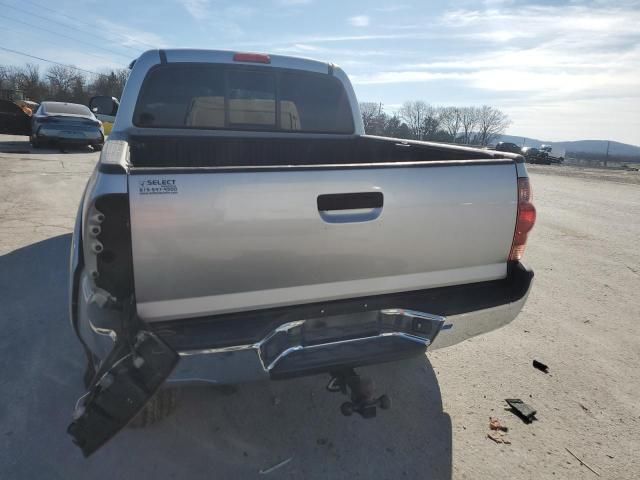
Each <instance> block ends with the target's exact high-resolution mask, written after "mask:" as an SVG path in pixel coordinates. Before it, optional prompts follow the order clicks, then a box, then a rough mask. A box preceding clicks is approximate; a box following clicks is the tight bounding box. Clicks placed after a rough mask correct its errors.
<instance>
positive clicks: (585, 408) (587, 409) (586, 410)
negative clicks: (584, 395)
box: [578, 402, 589, 412]
mask: <svg viewBox="0 0 640 480" xmlns="http://www.w3.org/2000/svg"><path fill="white" fill-rule="evenodd" d="M578 405H580V408H582V410H584V411H585V412H588V411H589V408H588V407H586V406H584V405H583V404H582V403H580V402H578Z"/></svg>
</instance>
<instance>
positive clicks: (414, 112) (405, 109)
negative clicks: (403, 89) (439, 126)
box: [398, 100, 430, 140]
mask: <svg viewBox="0 0 640 480" xmlns="http://www.w3.org/2000/svg"><path fill="white" fill-rule="evenodd" d="M429 108H430V106H429V105H428V104H427V103H425V102H423V101H422V100H413V101H406V102H404V103H403V104H402V108H400V110H399V112H398V113H399V115H400V118H401V119H402V120H404V122H405V123H406V124H407V127H409V132H410V133H411V136H412V138H415V139H417V140H422V138H423V136H424V122H425V118H426V117H427V114H428V110H429Z"/></svg>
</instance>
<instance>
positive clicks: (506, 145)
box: [495, 142, 521, 153]
mask: <svg viewBox="0 0 640 480" xmlns="http://www.w3.org/2000/svg"><path fill="white" fill-rule="evenodd" d="M495 149H496V150H497V151H499V152H511V153H520V151H521V148H520V147H519V146H518V145H516V144H515V143H511V142H498V144H497V145H496V148H495Z"/></svg>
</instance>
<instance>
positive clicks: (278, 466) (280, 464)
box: [258, 457, 293, 475]
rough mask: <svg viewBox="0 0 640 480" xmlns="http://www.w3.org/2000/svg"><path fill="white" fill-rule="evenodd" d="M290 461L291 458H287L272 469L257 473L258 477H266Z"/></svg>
mask: <svg viewBox="0 0 640 480" xmlns="http://www.w3.org/2000/svg"><path fill="white" fill-rule="evenodd" d="M291 460H293V457H289V458H287V459H286V460H283V461H282V462H280V463H276V464H275V465H274V466H273V467H269V468H265V469H262V470H260V471H259V472H258V473H260V475H267V474H268V473H271V472H274V471H276V470H277V469H279V468H282V467H284V466H285V465H286V464H287V463H289V462H290V461H291Z"/></svg>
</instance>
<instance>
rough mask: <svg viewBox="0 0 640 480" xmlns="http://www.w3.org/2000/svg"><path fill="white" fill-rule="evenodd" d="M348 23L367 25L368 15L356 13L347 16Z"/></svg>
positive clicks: (359, 25) (358, 25)
mask: <svg viewBox="0 0 640 480" xmlns="http://www.w3.org/2000/svg"><path fill="white" fill-rule="evenodd" d="M349 23H350V24H351V25H353V26H354V27H366V26H367V25H369V17H368V16H367V15H356V16H354V17H349Z"/></svg>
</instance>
